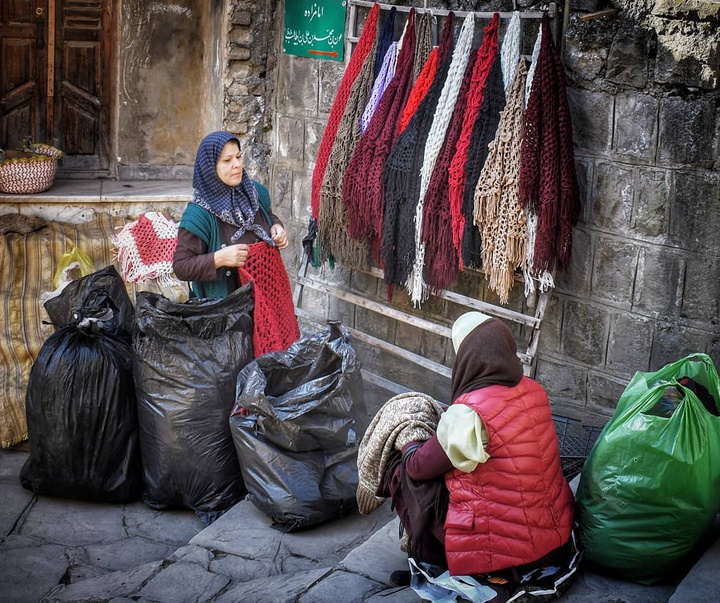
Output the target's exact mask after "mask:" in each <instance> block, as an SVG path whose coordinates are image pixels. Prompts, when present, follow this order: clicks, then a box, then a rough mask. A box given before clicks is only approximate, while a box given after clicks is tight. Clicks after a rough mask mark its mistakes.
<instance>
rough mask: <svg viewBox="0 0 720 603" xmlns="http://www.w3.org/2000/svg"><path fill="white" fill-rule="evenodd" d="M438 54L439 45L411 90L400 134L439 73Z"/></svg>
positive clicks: (403, 114)
mask: <svg viewBox="0 0 720 603" xmlns="http://www.w3.org/2000/svg"><path fill="white" fill-rule="evenodd" d="M438 54H439V47H438V46H435V47H434V48H433V49H432V51H431V52H430V55H429V56H428V59H427V61H426V62H425V65H424V67H423V69H422V71H421V72H420V75H419V76H418V78H417V80H416V81H415V85H414V86H413V87H412V90H411V91H410V96H409V97H408V100H407V103H406V105H405V108H404V109H403V112H402V115H401V116H400V125H399V127H398V134H400V132H402V131H403V130H404V129H405V128H406V127H407V125H408V124H409V123H410V119H411V118H412V116H413V115H415V112H416V111H417V109H418V107H419V106H420V102H421V101H422V99H424V98H425V95H426V94H427V91H428V90H429V88H430V85H431V84H432V83H433V81H435V75H436V73H437V67H438Z"/></svg>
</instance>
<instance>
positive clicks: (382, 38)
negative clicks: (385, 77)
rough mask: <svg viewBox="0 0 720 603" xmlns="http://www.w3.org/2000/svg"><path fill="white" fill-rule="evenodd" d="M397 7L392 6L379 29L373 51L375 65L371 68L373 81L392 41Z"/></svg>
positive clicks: (379, 70)
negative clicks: (375, 46) (375, 48)
mask: <svg viewBox="0 0 720 603" xmlns="http://www.w3.org/2000/svg"><path fill="white" fill-rule="evenodd" d="M396 14H397V9H396V8H395V7H394V6H393V7H392V8H391V9H390V12H389V13H388V15H387V18H386V19H385V23H384V24H383V26H382V29H381V30H380V35H379V36H378V41H377V50H376V51H375V67H374V68H373V81H377V79H378V76H379V75H380V72H381V71H382V69H383V66H384V64H385V59H386V58H387V52H388V50H389V48H390V46H391V44H392V43H393V36H394V35H395V16H396Z"/></svg>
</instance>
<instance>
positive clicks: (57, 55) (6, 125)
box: [0, 0, 115, 178]
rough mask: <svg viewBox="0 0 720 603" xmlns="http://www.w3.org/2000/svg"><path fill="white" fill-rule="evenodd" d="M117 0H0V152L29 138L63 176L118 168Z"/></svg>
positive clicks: (92, 174)
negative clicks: (50, 155)
mask: <svg viewBox="0 0 720 603" xmlns="http://www.w3.org/2000/svg"><path fill="white" fill-rule="evenodd" d="M113 6H114V0H0V37H1V40H0V53H1V54H0V68H1V72H0V147H2V148H15V147H16V146H17V145H18V144H19V143H20V141H21V140H22V138H23V137H24V136H27V135H31V136H32V138H33V140H35V141H37V142H47V143H49V144H52V145H54V146H56V147H58V148H59V149H61V150H62V151H63V159H62V161H61V163H60V168H59V172H60V174H61V175H63V174H64V175H66V176H72V177H86V178H91V177H99V176H109V175H111V172H112V170H113V162H112V160H111V157H112V153H111V151H112V147H113V145H112V139H111V137H112V135H113V128H112V106H113V98H114V94H115V91H114V87H113V73H114V72H113V70H114V61H113V54H112V49H113V34H114V29H113V24H112V15H113Z"/></svg>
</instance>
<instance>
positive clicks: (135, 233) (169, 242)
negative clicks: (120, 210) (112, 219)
mask: <svg viewBox="0 0 720 603" xmlns="http://www.w3.org/2000/svg"><path fill="white" fill-rule="evenodd" d="M177 235H178V226H177V224H176V223H175V222H173V221H172V220H171V219H169V218H167V217H165V216H164V215H163V214H161V213H159V212H147V213H146V214H143V215H141V216H140V217H139V218H138V219H137V220H136V221H135V222H130V223H129V224H126V225H125V226H124V227H123V229H122V230H121V231H120V232H119V233H118V234H116V235H114V236H112V237H111V241H112V243H113V245H115V247H116V254H117V260H118V264H119V265H120V275H121V276H122V277H123V279H124V280H125V281H127V282H129V283H138V282H142V281H144V280H148V279H156V280H157V281H158V282H159V283H161V284H163V285H166V286H170V287H171V286H173V285H176V284H178V283H179V281H178V280H177V279H176V278H175V276H174V273H173V266H172V265H173V256H174V254H175V248H176V247H177Z"/></svg>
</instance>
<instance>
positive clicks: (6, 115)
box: [0, 0, 47, 148]
mask: <svg viewBox="0 0 720 603" xmlns="http://www.w3.org/2000/svg"><path fill="white" fill-rule="evenodd" d="M44 6H45V3H44V1H43V2H36V1H35V0H2V1H1V2H0V147H2V148H15V147H17V146H18V145H19V144H20V142H21V141H22V139H23V138H24V137H25V136H28V135H31V136H33V137H34V138H35V140H45V139H46V136H47V132H46V119H45V107H46V105H45V98H44V94H43V92H44V86H45V65H46V57H47V48H46V47H45V46H43V41H44V32H43V31H40V32H38V17H37V15H36V12H35V10H36V8H38V9H41V10H43V11H44ZM42 24H43V22H40V25H41V27H42ZM38 33H40V40H38V38H37V36H38Z"/></svg>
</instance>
